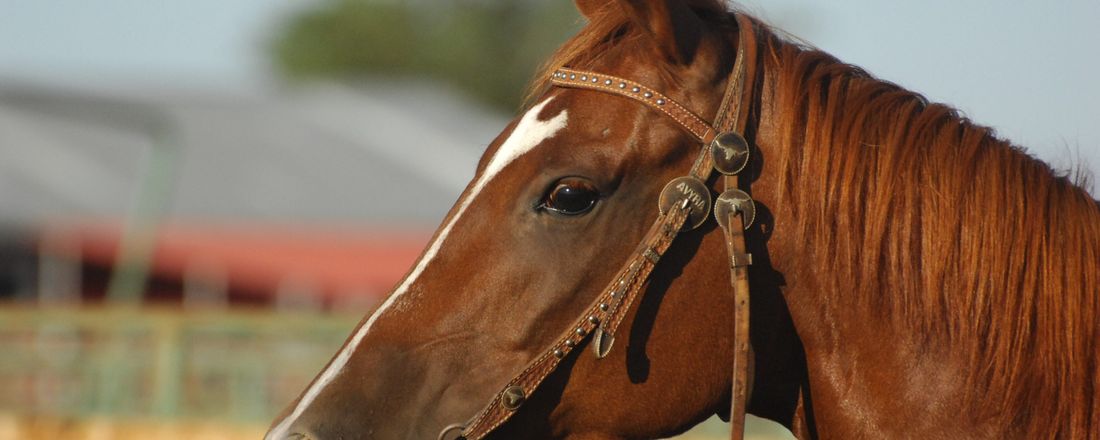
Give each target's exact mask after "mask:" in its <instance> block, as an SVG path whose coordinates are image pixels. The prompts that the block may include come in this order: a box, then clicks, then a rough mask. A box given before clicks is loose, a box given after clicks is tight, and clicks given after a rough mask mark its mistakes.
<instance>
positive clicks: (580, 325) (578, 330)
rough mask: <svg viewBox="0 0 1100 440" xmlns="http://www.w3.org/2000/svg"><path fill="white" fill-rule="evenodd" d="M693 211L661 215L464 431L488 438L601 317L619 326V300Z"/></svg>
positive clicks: (628, 298)
mask: <svg viewBox="0 0 1100 440" xmlns="http://www.w3.org/2000/svg"><path fill="white" fill-rule="evenodd" d="M689 211H690V208H689V205H688V204H687V203H681V204H679V205H677V206H676V209H672V210H670V211H668V212H666V213H664V214H659V215H658V217H657V220H656V221H655V222H654V223H653V226H652V227H650V229H649V231H648V232H647V233H646V235H645V237H644V238H643V239H642V242H641V244H640V245H639V246H638V249H637V250H635V252H634V253H633V254H632V256H631V258H630V260H628V261H627V264H625V265H624V266H623V268H622V269H621V270H620V271H619V273H618V274H617V275H616V276H615V277H614V278H612V282H611V284H609V285H608V286H607V287H606V288H605V289H604V290H603V293H602V294H600V296H599V297H597V298H596V300H595V301H593V302H592V304H591V305H589V306H588V308H587V309H585V313H584V314H583V315H581V318H580V319H579V320H578V321H577V322H576V323H575V325H574V326H572V327H570V328H569V329H567V330H566V331H565V332H564V333H563V334H562V335H561V336H560V337H558V339H557V342H555V343H554V344H553V345H552V346H551V347H550V349H549V350H547V351H545V352H543V354H542V355H541V356H539V357H538V358H536V359H535V360H534V361H533V362H531V363H530V364H528V365H527V368H525V369H524V370H523V372H521V373H520V374H519V375H517V376H516V377H514V378H513V379H512V380H511V381H509V382H508V385H506V386H505V387H504V389H502V390H501V391H500V392H499V393H498V394H497V395H496V396H495V397H494V398H493V400H492V401H490V402H489V405H488V406H487V407H486V408H485V409H484V410H482V412H481V413H480V414H479V415H478V416H477V417H476V418H474V419H473V420H472V421H471V422H470V424H469V425H467V426H466V429H464V430H463V433H462V436H463V437H465V438H466V439H468V440H480V439H482V438H484V437H485V436H486V435H487V434H489V433H490V432H492V431H493V430H494V429H496V428H497V427H499V426H500V425H501V424H503V423H504V422H505V421H507V420H508V419H509V418H511V417H512V414H514V413H515V411H516V410H517V409H519V407H520V406H521V405H522V404H523V401H524V400H526V399H527V398H528V397H529V396H530V395H531V393H532V392H534V391H535V389H536V388H538V386H539V385H540V384H542V381H543V380H545V379H546V377H547V376H549V375H550V373H552V372H553V371H554V370H555V369H556V368H557V366H558V364H559V363H561V360H562V359H563V358H565V356H567V355H569V353H570V352H572V351H573V350H574V349H575V348H576V347H577V346H579V345H581V342H582V341H583V340H584V339H585V338H586V337H588V336H589V335H590V334H592V333H593V332H594V331H597V330H598V329H597V326H599V325H600V324H601V323H602V322H611V323H614V324H612V325H613V326H616V327H617V326H618V323H619V322H621V321H622V315H623V313H624V312H625V311H626V310H627V309H628V307H621V306H620V305H621V304H624V303H625V304H628V305H629V304H630V303H631V302H633V300H634V297H635V296H637V294H638V292H639V291H640V290H641V286H642V285H643V284H645V279H646V278H648V277H649V273H650V272H651V271H652V270H653V268H654V267H655V266H656V265H657V261H658V260H659V258H660V256H661V255H663V254H664V253H665V251H666V250H668V247H669V246H670V245H672V241H673V239H675V238H676V235H677V233H679V231H680V228H681V226H682V225H683V224H684V221H685V220H686V219H687V216H688V212H689ZM612 334H613V330H612Z"/></svg>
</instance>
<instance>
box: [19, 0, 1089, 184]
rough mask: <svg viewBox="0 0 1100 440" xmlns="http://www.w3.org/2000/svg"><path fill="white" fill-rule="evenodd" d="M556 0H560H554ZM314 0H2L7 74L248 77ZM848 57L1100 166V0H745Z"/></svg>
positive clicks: (249, 80)
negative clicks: (289, 19)
mask: <svg viewBox="0 0 1100 440" xmlns="http://www.w3.org/2000/svg"><path fill="white" fill-rule="evenodd" d="M554 1H561V0H554ZM311 3H313V1H306V0H300V1H290V2H285V1H284V2H273V1H270V0H231V1H224V0H188V1H180V0H171V1H168V0H97V1H94V2H89V1H80V0H0V80H2V79H3V78H9V79H10V78H16V79H28V78H29V79H35V80H38V81H44V82H57V83H77V84H79V83H82V82H96V83H115V84H122V85H125V84H151V85H169V86H177V87H180V86H183V87H212V88H226V89H234V88H249V87H256V86H263V85H264V84H268V81H267V79H268V78H270V70H269V65H268V63H267V61H266V58H265V56H264V47H265V45H266V44H267V41H268V39H269V36H270V35H271V32H272V30H273V29H274V27H275V25H276V24H277V23H279V22H280V20H282V19H283V18H284V17H285V16H286V15H287V14H288V13H290V12H292V11H294V10H297V9H299V8H302V7H305V6H307V5H309V4H311ZM742 4H743V5H744V6H745V7H746V8H747V9H748V10H749V11H751V12H753V13H755V14H757V15H759V16H761V17H763V18H765V19H766V20H768V21H770V22H772V23H773V24H776V25H778V26H780V27H782V28H786V29H787V30H789V31H790V32H792V33H793V34H795V35H797V36H799V37H801V38H803V39H805V40H807V41H809V42H811V43H813V44H814V45H816V46H818V47H820V48H822V49H824V50H826V51H829V52H831V53H833V54H834V55H837V56H838V57H840V58H841V59H843V60H845V61H848V62H851V63H854V64H857V65H860V66H862V67H864V68H866V69H867V70H869V71H870V72H871V73H873V74H876V75H878V76H880V77H882V78H885V79H888V80H891V81H894V82H897V83H899V84H901V85H903V86H906V87H908V88H910V89H913V90H916V91H919V92H921V93H923V94H925V95H926V96H928V97H929V98H930V99H932V100H934V101H939V102H946V103H950V104H952V105H954V106H956V107H958V108H960V109H961V110H962V111H963V112H964V113H965V114H967V115H968V116H970V117H971V118H972V119H974V120H976V121H978V122H979V123H982V124H985V125H991V126H993V127H995V128H997V130H998V132H999V133H1000V134H1001V135H1002V136H1004V137H1007V138H1009V139H1011V140H1013V141H1014V142H1016V143H1018V144H1021V145H1025V146H1026V147H1027V148H1028V149H1029V151H1032V152H1033V153H1034V154H1036V155H1038V156H1040V157H1041V158H1043V159H1044V160H1047V161H1048V162H1052V163H1054V164H1055V165H1056V166H1060V167H1066V166H1068V164H1069V163H1071V161H1072V158H1074V157H1076V156H1080V158H1081V159H1082V160H1085V161H1087V162H1088V163H1089V165H1090V166H1089V168H1091V169H1093V170H1097V174H1100V81H1098V80H1100V57H1098V56H1096V54H1097V53H1100V49H1098V48H1097V47H1096V44H1097V43H1100V1H1096V0H1054V1H1049V2H1036V1H1029V2H1024V1H1004V0H1001V1H993V0H927V1H922V2H901V1H881V0H844V1H838V0H833V1H826V0H745V1H743V2H742Z"/></svg>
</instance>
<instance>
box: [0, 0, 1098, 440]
mask: <svg viewBox="0 0 1100 440" xmlns="http://www.w3.org/2000/svg"><path fill="white" fill-rule="evenodd" d="M741 5H742V6H743V7H744V8H745V9H747V10H748V11H750V12H752V13H754V14H756V15H758V16H760V17H761V18H763V19H765V20H766V21H768V22H770V23H772V24H775V25H777V26H779V27H781V28H784V29H786V30H788V31H789V32H790V33H791V34H793V35H794V36H797V37H800V38H802V39H804V40H805V41H808V42H810V43H813V44H815V45H816V46H818V47H820V48H822V49H824V50H826V51H829V52H832V53H833V54H835V55H837V56H838V57H840V58H841V59H843V60H845V61H848V62H852V63H854V64H857V65H860V66H863V67H864V68H866V69H867V70H869V71H870V72H872V73H874V74H876V75H879V76H880V77H883V78H885V79H888V80H891V81H894V82H897V83H899V84H902V85H903V86H906V87H909V88H911V89H914V90H917V91H920V92H922V93H924V94H926V96H928V97H929V98H930V99H932V100H934V101H940V102H947V103H950V104H953V105H955V106H957V107H959V108H960V109H961V110H962V111H963V112H964V113H966V114H967V115H968V116H970V117H971V118H973V119H974V120H976V121H978V122H980V123H983V124H987V125H991V126H994V127H996V128H997V130H998V132H999V133H1000V134H1001V135H1002V136H1004V137H1007V138H1009V139H1011V140H1013V141H1015V142H1016V143H1017V144H1020V145H1023V146H1026V148H1027V149H1028V151H1029V152H1031V153H1032V154H1034V155H1036V156H1038V157H1040V158H1042V159H1043V160H1046V161H1048V162H1050V163H1052V164H1053V165H1054V166H1056V167H1058V168H1059V169H1063V170H1067V171H1071V170H1075V169H1079V170H1084V171H1086V172H1095V170H1096V167H1097V165H1098V164H1100V152H1098V148H1100V128H1098V125H1100V124H1097V121H1100V104H1098V103H1100V85H1098V83H1097V82H1096V78H1098V77H1100V65H1098V63H1100V61H1098V60H1097V57H1095V56H1093V55H1092V54H1094V53H1095V47H1094V46H1095V43H1096V42H1098V41H1100V31H1098V28H1097V27H1096V26H1095V24H1096V23H1100V3H1098V2H1095V1H1092V0H1064V1H1060V2H1054V3H1050V2H1047V3H1043V2H1030V3H1027V4H1015V5H1012V6H1011V8H1009V7H1006V6H1005V5H1004V2H994V1H992V0H975V1H970V2H957V1H953V0H932V1H927V2H906V3H905V4H897V2H880V1H872V0H856V1H846V2H835V1H834V2H830V1H825V0H752V1H745V2H742V3H741ZM581 25H582V22H581V21H580V19H579V18H578V16H577V14H576V12H575V11H574V8H573V6H572V3H571V2H566V1H550V0H458V1H452V2H437V1H426V0H405V1H402V0H299V1H290V2H270V1H266V0H235V1H232V2H224V1H217V0H191V1H187V2H178V1H165V0H99V1H96V2H80V1H71V0H70V1H66V0H43V1H33V2H32V1H25V0H0V353H2V354H3V355H2V356H0V439H8V438H12V439H14V438H20V439H27V438H32V439H34V438H97V439H98V438H147V437H152V436H156V437H157V438H239V437H259V436H260V435H261V434H262V432H263V431H264V428H265V427H266V425H267V423H268V422H269V421H270V420H271V418H272V417H273V416H274V414H275V413H276V412H277V411H279V410H280V409H281V408H282V407H283V406H285V405H286V404H288V403H289V402H290V401H291V400H292V399H293V398H294V397H295V396H296V395H297V394H298V393H299V392H300V391H301V390H302V389H304V387H305V385H306V384H307V383H308V381H309V380H310V379H312V377H313V376H314V374H316V373H317V372H318V371H320V369H321V367H322V366H323V365H324V364H325V362H327V361H328V359H329V358H330V357H331V356H332V354H333V353H335V351H336V350H337V348H338V347H339V346H340V344H341V343H342V342H343V340H344V338H345V337H346V336H347V335H348V334H349V333H350V332H351V330H352V328H353V327H354V326H355V324H356V323H357V322H358V320H359V319H360V318H361V317H362V316H363V315H364V314H365V313H367V312H369V311H370V310H371V309H372V308H373V307H374V306H375V305H376V304H378V303H379V301H380V300H381V299H382V298H383V296H384V295H385V294H386V293H387V292H388V291H389V289H390V288H391V287H392V286H393V285H395V284H396V282H397V281H399V280H400V278H401V277H402V276H403V275H404V273H405V272H406V270H407V269H408V268H409V267H410V266H411V264H412V263H413V261H414V259H415V258H416V257H417V255H418V254H419V253H420V251H421V250H422V248H423V246H424V245H425V244H426V242H427V239H428V238H429V236H430V235H431V233H432V232H433V231H434V229H435V227H436V226H437V225H438V223H439V221H440V219H441V218H442V216H443V215H444V213H445V212H446V211H447V209H448V208H449V207H450V206H451V204H453V203H454V200H455V199H456V198H457V196H458V194H459V191H460V190H461V189H462V188H463V187H464V185H465V184H466V182H467V181H468V180H469V179H470V178H471V177H472V175H473V171H474V166H475V164H476V161H477V159H478V156H479V154H480V152H481V151H482V150H483V149H484V148H485V147H486V146H487V145H488V143H489V141H490V140H491V139H492V138H493V137H494V136H495V135H496V134H497V133H498V132H499V131H500V130H501V129H503V127H504V126H505V124H506V123H507V121H508V120H509V119H510V118H511V117H512V115H513V113H514V112H515V110H516V109H517V108H518V102H519V98H520V97H521V95H522V94H523V92H524V88H525V84H526V82H527V81H528V79H529V77H530V75H531V73H532V72H533V71H534V69H535V68H536V67H537V65H538V64H539V63H540V62H541V60H543V59H545V57H546V56H548V55H549V53H550V52H551V51H552V50H553V49H554V48H555V47H556V46H557V45H558V44H560V43H561V42H562V41H564V40H565V39H566V38H567V37H568V36H569V35H571V34H572V33H573V32H575V31H576V29H578V28H579V27H580V26H581ZM486 66H491V68H488V69H486V68H485V67H486ZM1093 194H1096V193H1095V192H1094V193H1093ZM752 429H753V430H754V431H753V432H754V433H755V434H754V435H758V436H759V437H758V438H775V437H769V436H770V435H773V434H774V433H773V434H768V433H769V432H772V430H773V429H774V427H773V426H771V425H768V424H766V423H763V422H759V421H754V422H753V428H752ZM776 432H778V431H776ZM725 435H726V434H725V432H724V429H723V427H722V425H721V424H720V423H717V422H711V423H708V424H707V425H706V426H703V427H700V428H699V429H697V430H696V431H693V432H692V433H691V434H689V436H692V438H697V439H704V438H721V437H722V436H725ZM775 435H780V434H775Z"/></svg>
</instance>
